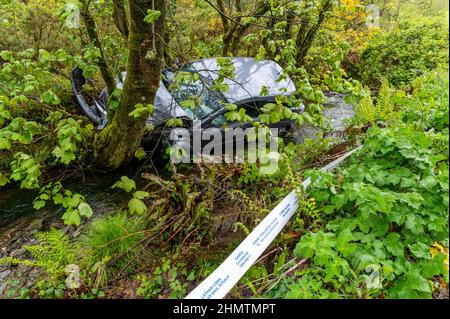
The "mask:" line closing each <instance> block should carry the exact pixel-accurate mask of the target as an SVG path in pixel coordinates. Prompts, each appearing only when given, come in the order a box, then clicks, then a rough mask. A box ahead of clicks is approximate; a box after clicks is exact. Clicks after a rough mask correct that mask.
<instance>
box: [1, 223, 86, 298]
mask: <svg viewBox="0 0 450 319" xmlns="http://www.w3.org/2000/svg"><path fill="white" fill-rule="evenodd" d="M35 237H36V239H37V241H38V244H36V245H32V246H23V248H24V249H25V250H26V251H27V252H29V253H30V255H31V259H23V260H22V259H17V258H12V257H4V258H1V259H0V264H3V265H8V264H13V265H26V266H31V267H38V268H40V269H42V270H43V271H44V273H45V277H44V278H42V280H41V281H39V282H38V283H37V288H38V289H39V294H40V295H41V296H42V297H53V296H56V297H62V293H63V292H64V289H65V287H64V277H65V274H66V266H67V265H70V264H74V263H75V262H76V256H77V253H78V248H79V247H78V244H76V243H75V244H74V243H72V242H71V241H70V240H69V238H68V237H67V236H66V235H64V234H63V233H62V232H61V231H59V230H56V229H51V230H50V231H48V232H42V233H36V235H35Z"/></svg>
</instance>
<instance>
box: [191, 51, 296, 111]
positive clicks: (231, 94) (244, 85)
mask: <svg viewBox="0 0 450 319" xmlns="http://www.w3.org/2000/svg"><path fill="white" fill-rule="evenodd" d="M231 60H232V61H233V65H234V69H235V77H234V78H233V79H229V78H226V79H225V80H224V83H225V84H228V86H229V90H228V91H227V92H223V95H224V96H225V98H226V99H227V100H228V102H230V103H238V104H239V102H241V103H242V101H251V100H258V99H260V98H263V97H264V98H267V97H275V96H278V95H291V94H292V93H294V91H295V85H294V83H293V82H292V80H291V79H290V78H289V77H288V76H287V75H286V76H284V75H283V74H282V73H283V69H282V68H281V66H279V65H278V64H277V63H276V62H274V61H270V60H261V61H258V60H256V59H254V58H247V57H235V58H231ZM217 61H218V58H208V59H202V60H198V61H193V62H189V63H188V65H190V66H191V67H192V68H193V69H194V70H195V71H197V72H198V73H200V74H201V75H202V76H204V77H209V78H211V79H212V80H216V79H217V78H218V77H219V73H218V71H219V70H220V66H219V64H218V62H217ZM264 88H265V89H266V90H264V91H266V92H265V95H263V94H261V93H262V91H263V89H264Z"/></svg>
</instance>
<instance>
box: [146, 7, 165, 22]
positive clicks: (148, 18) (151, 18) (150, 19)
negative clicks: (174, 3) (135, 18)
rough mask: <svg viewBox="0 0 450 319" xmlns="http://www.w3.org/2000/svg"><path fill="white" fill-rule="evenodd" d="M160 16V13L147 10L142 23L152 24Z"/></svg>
mask: <svg viewBox="0 0 450 319" xmlns="http://www.w3.org/2000/svg"><path fill="white" fill-rule="evenodd" d="M160 16H161V12H160V11H157V10H150V9H148V10H147V15H146V16H145V18H144V21H145V22H147V23H153V22H155V21H156V20H158V19H159V17H160Z"/></svg>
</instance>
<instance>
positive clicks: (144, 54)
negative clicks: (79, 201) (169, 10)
mask: <svg viewBox="0 0 450 319" xmlns="http://www.w3.org/2000/svg"><path fill="white" fill-rule="evenodd" d="M128 8H129V20H128V21H129V34H128V61H127V76H126V78H125V83H124V87H123V92H122V99H121V104H120V106H119V108H118V109H117V110H116V112H115V114H114V118H113V119H112V121H111V122H110V123H109V125H108V126H107V127H106V129H105V130H103V131H102V133H101V134H100V135H99V136H98V138H97V140H96V143H95V157H96V162H97V164H98V165H99V166H101V167H104V168H108V169H117V168H119V167H121V166H124V165H126V164H128V163H129V161H130V160H131V159H132V158H133V157H134V153H135V151H136V150H137V149H138V147H139V145H140V142H141V139H142V136H143V134H144V132H145V125H146V121H147V118H148V116H142V117H140V118H137V119H134V118H133V117H130V116H129V113H130V112H132V111H133V110H134V109H135V106H136V104H139V103H142V104H144V105H145V104H152V103H153V100H154V98H155V93H156V91H157V89H158V85H159V81H160V72H161V67H162V63H161V61H162V57H163V56H164V41H163V39H164V22H165V9H166V0H130V1H129V7H128ZM147 10H158V11H160V12H161V16H160V17H159V19H158V20H157V21H155V22H154V23H153V24H148V23H146V22H144V17H145V16H146V15H147Z"/></svg>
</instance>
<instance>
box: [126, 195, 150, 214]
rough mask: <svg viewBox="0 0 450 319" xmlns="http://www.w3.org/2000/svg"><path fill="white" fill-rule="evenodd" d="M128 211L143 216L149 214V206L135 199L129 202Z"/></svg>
mask: <svg viewBox="0 0 450 319" xmlns="http://www.w3.org/2000/svg"><path fill="white" fill-rule="evenodd" d="M128 209H129V210H130V213H131V214H139V215H140V214H143V213H145V212H147V205H145V203H144V202H143V201H141V200H140V199H137V198H133V199H131V200H130V201H129V202H128Z"/></svg>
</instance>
